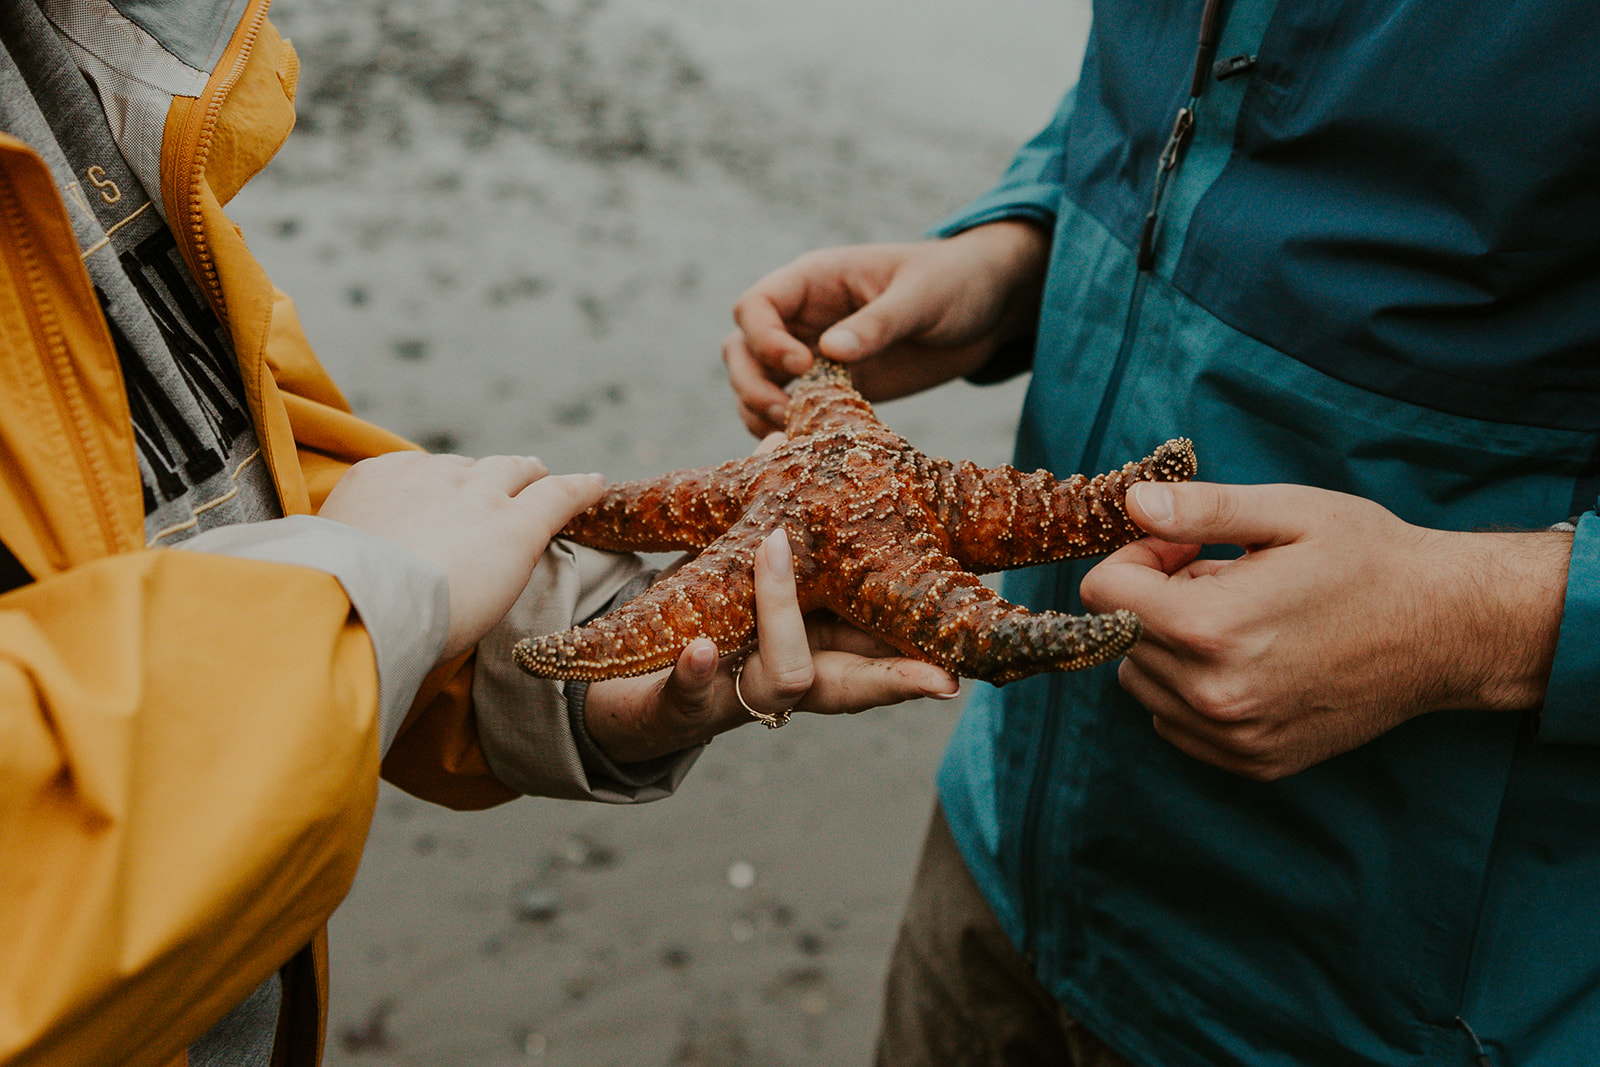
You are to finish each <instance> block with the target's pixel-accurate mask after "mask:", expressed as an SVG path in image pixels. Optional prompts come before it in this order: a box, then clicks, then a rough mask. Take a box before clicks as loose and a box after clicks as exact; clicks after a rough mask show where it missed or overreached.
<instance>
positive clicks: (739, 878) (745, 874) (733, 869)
mask: <svg viewBox="0 0 1600 1067" xmlns="http://www.w3.org/2000/svg"><path fill="white" fill-rule="evenodd" d="M728 884H729V885H731V886H733V888H735V889H740V890H744V889H749V888H750V887H751V886H753V885H755V884H756V868H755V865H754V864H752V863H750V862H749V861H747V860H734V861H733V862H732V863H730V864H728Z"/></svg>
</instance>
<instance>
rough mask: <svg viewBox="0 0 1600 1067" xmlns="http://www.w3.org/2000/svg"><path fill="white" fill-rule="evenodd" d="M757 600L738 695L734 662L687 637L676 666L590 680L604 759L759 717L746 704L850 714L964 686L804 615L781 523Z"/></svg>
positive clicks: (761, 569) (631, 759)
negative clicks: (752, 640)
mask: <svg viewBox="0 0 1600 1067" xmlns="http://www.w3.org/2000/svg"><path fill="white" fill-rule="evenodd" d="M755 598H756V648H755V651H754V652H752V653H751V654H750V656H749V658H748V659H746V660H745V661H744V662H743V664H742V665H740V666H739V667H738V670H739V672H740V673H739V675H738V677H737V686H738V688H737V692H736V691H735V673H734V672H735V664H734V663H733V662H732V661H731V660H723V659H719V657H718V649H717V648H716V646H715V645H714V644H712V642H711V641H709V640H707V639H705V638H699V639H696V640H694V641H691V642H690V643H689V645H688V647H686V648H685V649H684V650H683V654H682V655H680V656H679V657H678V662H677V664H676V665H675V666H674V667H672V668H671V669H670V670H664V671H658V672H656V673H655V674H650V675H644V676H641V677H636V678H613V679H609V680H607V681H602V682H595V683H594V684H592V685H591V686H590V687H589V694H588V699H587V701H586V703H585V705H584V715H585V725H586V727H587V728H588V731H589V736H590V737H591V738H592V739H593V740H594V742H595V743H596V744H597V745H599V746H600V748H601V749H602V750H603V751H604V752H605V753H606V755H607V756H609V757H610V758H611V759H612V760H613V761H615V762H618V763H636V762H639V761H641V760H646V759H651V758H654V757H656V756H663V755H666V754H668V753H671V752H676V751H679V750H680V749H684V748H688V747H689V746H691V745H697V744H701V743H703V742H705V741H709V740H710V739H711V738H712V737H714V736H716V735H717V734H719V733H722V732H724V731H726V730H731V729H733V728H734V727H736V726H742V725H746V724H748V723H753V722H755V721H756V719H755V717H754V715H752V713H751V711H750V710H747V708H746V705H748V708H750V709H754V710H756V711H759V712H761V713H762V714H763V715H777V716H779V717H782V716H783V715H784V714H785V713H787V712H790V711H809V712H815V713H818V714H823V715H833V714H853V713H855V712H858V711H865V710H867V709H868V708H873V707H878V706H881V705H885V704H898V703H900V702H901V701H903V700H911V699H915V698H917V697H935V698H939V699H947V698H949V697H953V696H955V695H956V694H957V692H958V691H959V689H958V683H957V681H956V678H955V677H954V676H953V675H951V674H950V673H949V672H947V671H945V670H943V669H942V668H939V667H935V666H934V665H932V664H931V663H923V662H922V661H920V660H913V659H907V658H905V657H902V656H900V655H899V654H898V653H896V652H895V650H894V649H892V648H890V647H888V646H887V645H884V644H883V643H882V642H879V641H878V640H876V639H875V638H872V637H870V636H868V635H867V634H864V633H862V632H861V631H859V630H857V629H855V628H854V627H851V626H848V625H846V624H845V623H843V622H840V621H839V620H837V619H832V618H828V619H812V620H809V621H808V620H807V619H806V618H804V617H803V616H802V615H801V614H800V604H799V600H798V599H797V597H796V594H795V584H794V566H793V560H792V557H791V555H790V550H789V540H788V537H787V535H786V534H785V533H784V531H783V530H781V529H780V530H777V531H775V532H774V533H773V534H772V535H770V536H769V537H768V538H767V539H766V541H764V542H763V543H762V546H761V549H760V550H759V551H758V552H757V553H756V563H755ZM730 651H731V650H730ZM741 698H742V699H743V703H742V704H741Z"/></svg>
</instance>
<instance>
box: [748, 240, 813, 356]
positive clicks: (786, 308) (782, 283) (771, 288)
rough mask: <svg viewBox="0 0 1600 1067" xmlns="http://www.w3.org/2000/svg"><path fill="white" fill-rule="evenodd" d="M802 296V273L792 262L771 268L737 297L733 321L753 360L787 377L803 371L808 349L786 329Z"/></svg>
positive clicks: (803, 296)
mask: <svg viewBox="0 0 1600 1067" xmlns="http://www.w3.org/2000/svg"><path fill="white" fill-rule="evenodd" d="M805 300H806V275H805V273H804V271H803V270H801V269H798V268H797V267H796V266H795V265H794V264H790V265H789V266H787V267H780V268H779V269H777V270H775V271H773V272H772V273H771V274H768V275H767V276H766V277H764V278H762V279H761V280H760V281H758V282H756V283H755V284H754V285H752V286H751V287H750V288H749V289H747V290H745V292H744V294H743V295H742V296H740V297H739V299H738V301H736V302H735V303H734V305H733V321H734V322H735V323H736V324H737V325H738V327H739V334H740V335H742V337H743V339H744V342H745V349H746V351H747V352H748V354H749V356H750V358H751V360H752V361H753V362H755V363H756V364H758V365H760V366H763V367H766V368H768V369H769V370H770V371H773V372H782V373H783V374H786V375H788V376H789V377H791V378H793V377H795V376H797V375H800V374H804V373H805V372H806V369H807V368H809V367H810V366H811V350H810V349H809V348H807V347H806V346H805V345H804V344H803V343H801V342H800V341H799V340H798V339H796V338H795V336H794V335H793V334H792V333H790V331H789V322H790V321H791V320H792V319H793V318H794V316H795V315H796V313H798V312H799V311H800V309H801V308H802V307H804V305H805ZM730 369H731V368H730Z"/></svg>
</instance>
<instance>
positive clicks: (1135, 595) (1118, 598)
mask: <svg viewBox="0 0 1600 1067" xmlns="http://www.w3.org/2000/svg"><path fill="white" fill-rule="evenodd" d="M1200 548H1201V546H1200V545H1175V544H1169V543H1167V542H1165V541H1159V540H1156V539H1155V538H1151V537H1146V538H1143V539H1141V540H1138V541H1135V542H1133V543H1132V544H1129V545H1123V546H1122V547H1121V548H1119V549H1117V550H1116V551H1115V552H1113V553H1111V555H1109V556H1107V557H1106V558H1105V559H1103V560H1101V561H1100V562H1099V563H1097V564H1095V565H1094V566H1093V567H1092V568H1090V570H1089V572H1088V573H1087V574H1085V575H1084V576H1083V580H1082V581H1081V582H1080V583H1079V585H1078V595H1079V596H1080V597H1082V598H1083V606H1084V607H1086V608H1088V609H1089V610H1090V611H1093V612H1110V611H1115V610H1117V609H1118V608H1127V609H1128V610H1129V611H1134V612H1138V613H1139V614H1140V615H1143V614H1144V613H1145V612H1146V611H1149V610H1150V607H1151V605H1152V604H1153V603H1154V602H1156V601H1157V600H1159V599H1160V598H1162V597H1165V596H1167V595H1169V591H1170V589H1171V588H1172V586H1171V581H1170V579H1171V578H1172V576H1173V575H1176V574H1178V573H1179V572H1180V571H1182V570H1183V569H1184V568H1185V567H1188V566H1191V565H1192V564H1193V563H1194V562H1195V556H1196V554H1197V553H1198V552H1199V551H1200ZM1206 569H1208V570H1209V569H1211V568H1209V567H1208V568H1206ZM1141 609H1143V610H1141Z"/></svg>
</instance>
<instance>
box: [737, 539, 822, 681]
mask: <svg viewBox="0 0 1600 1067" xmlns="http://www.w3.org/2000/svg"><path fill="white" fill-rule="evenodd" d="M755 585H756V643H757V651H756V652H755V653H754V654H753V655H752V656H751V657H750V659H749V660H748V661H746V663H745V667H744V674H743V677H742V679H741V681H742V682H743V685H742V686H741V689H740V692H741V693H742V694H743V695H744V698H745V701H746V702H747V703H749V704H750V706H751V707H756V708H759V709H760V710H762V711H779V710H787V709H789V708H793V707H794V706H795V705H797V704H798V703H800V700H801V698H802V697H804V696H805V695H806V693H807V692H808V691H809V690H810V689H811V684H812V682H813V681H814V680H815V678H816V670H815V667H814V666H813V664H812V661H811V642H810V640H809V638H808V637H807V635H806V620H805V616H804V615H803V614H801V611H800V602H799V598H798V594H797V593H796V591H795V582H794V559H793V556H792V554H791V552H790V549H789V535H788V533H787V532H786V531H785V530H784V529H783V528H782V527H779V528H778V529H776V530H774V531H773V532H772V533H771V534H769V535H767V539H766V540H765V541H763V542H761V547H760V548H759V549H758V550H757V551H756V566H755Z"/></svg>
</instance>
